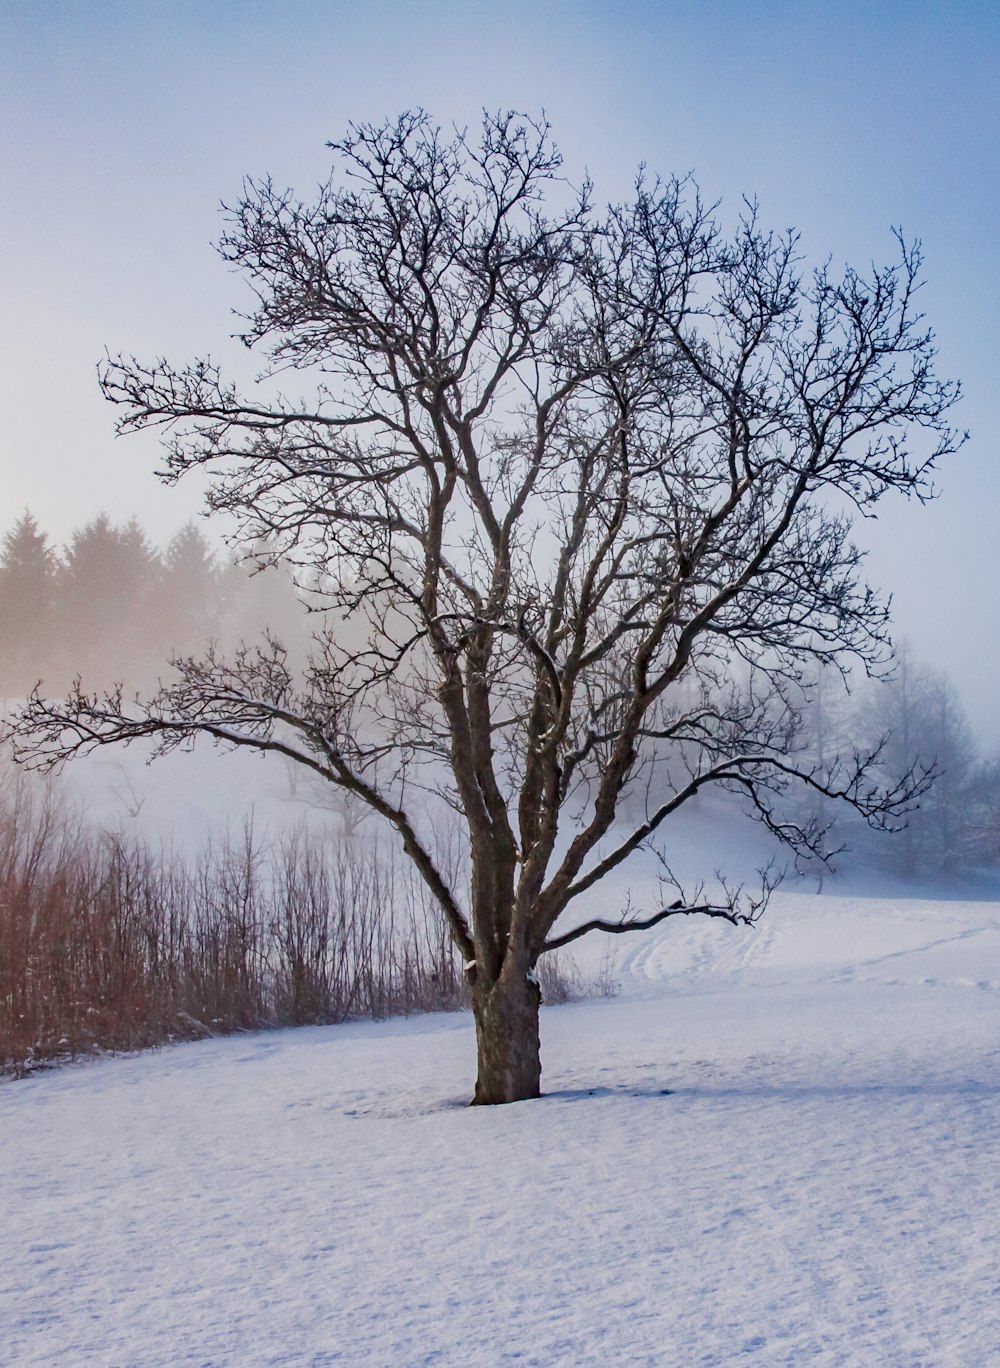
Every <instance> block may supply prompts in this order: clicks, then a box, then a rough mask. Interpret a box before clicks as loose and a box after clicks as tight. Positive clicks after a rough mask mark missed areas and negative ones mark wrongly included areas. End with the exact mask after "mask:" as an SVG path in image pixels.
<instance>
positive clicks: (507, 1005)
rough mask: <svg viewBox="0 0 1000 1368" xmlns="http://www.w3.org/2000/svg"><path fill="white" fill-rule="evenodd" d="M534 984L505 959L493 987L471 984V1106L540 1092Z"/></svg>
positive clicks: (517, 1099)
mask: <svg viewBox="0 0 1000 1368" xmlns="http://www.w3.org/2000/svg"><path fill="white" fill-rule="evenodd" d="M541 1000H542V998H541V993H540V991H539V988H538V984H537V983H535V982H534V981H533V980H532V979H529V978H528V976H527V972H526V971H525V970H520V969H515V967H514V965H513V963H512V962H511V961H510V960H508V962H507V963H506V964H505V965H504V967H503V970H502V972H501V974H500V977H499V978H498V979H497V980H496V982H495V983H493V984H491V985H489V986H486V985H483V984H476V986H475V987H474V989H473V996H472V1010H473V1014H474V1016H475V1019H476V1044H477V1047H478V1052H479V1073H478V1077H477V1078H476V1095H475V1097H474V1098H473V1105H474V1106H493V1105H495V1104H497V1103H499V1102H522V1101H524V1100H525V1099H526V1098H529V1097H538V1096H540V1093H541V1081H542V1061H541V1042H540V1039H539V1033H538V1008H539V1006H540V1004H541Z"/></svg>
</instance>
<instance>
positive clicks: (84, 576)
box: [59, 513, 165, 687]
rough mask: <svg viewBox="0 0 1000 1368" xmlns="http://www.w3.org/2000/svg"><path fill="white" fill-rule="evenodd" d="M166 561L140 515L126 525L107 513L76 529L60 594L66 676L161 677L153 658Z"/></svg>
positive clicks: (98, 680)
mask: <svg viewBox="0 0 1000 1368" xmlns="http://www.w3.org/2000/svg"><path fill="white" fill-rule="evenodd" d="M157 575H158V558H157V555H156V552H155V550H154V549H153V547H152V546H151V545H150V543H149V541H148V539H147V537H146V534H145V533H144V532H143V530H142V528H141V527H140V526H139V524H138V522H137V521H136V520H135V519H134V518H133V519H132V520H131V521H129V522H128V523H125V524H124V525H123V526H121V527H115V526H113V525H112V523H111V521H110V519H109V518H108V516H107V514H105V513H101V514H99V515H98V517H96V518H95V519H94V520H93V521H92V522H90V523H88V524H87V525H86V527H84V528H81V529H80V530H79V531H77V532H75V533H74V534H73V537H72V539H71V540H70V543H69V545H68V547H67V548H66V553H65V562H64V571H63V580H62V584H61V587H60V594H59V612H60V619H61V623H60V637H61V645H62V663H63V673H64V674H65V675H67V676H68V677H70V678H72V677H73V676H74V675H76V674H80V675H82V676H83V677H84V678H85V679H87V680H88V681H89V682H90V685H91V687H97V686H108V685H110V684H111V683H113V682H115V681H118V680H122V679H125V680H127V681H128V682H129V683H130V684H132V685H135V684H139V683H145V684H150V683H153V682H155V680H156V678H157V673H158V672H157V670H156V669H155V668H151V665H150V660H151V656H153V655H155V656H157V657H158V659H159V660H160V661H162V660H163V657H164V654H165V648H163V647H161V648H160V650H159V651H158V652H157V651H156V645H155V641H156V634H157V632H158V624H157V623H156V621H155V620H154V617H153V615H152V614H151V611H150V610H151V608H152V606H153V603H152V595H153V589H154V585H155V583H156V579H157Z"/></svg>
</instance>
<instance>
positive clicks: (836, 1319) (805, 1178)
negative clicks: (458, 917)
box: [0, 893, 1000, 1368]
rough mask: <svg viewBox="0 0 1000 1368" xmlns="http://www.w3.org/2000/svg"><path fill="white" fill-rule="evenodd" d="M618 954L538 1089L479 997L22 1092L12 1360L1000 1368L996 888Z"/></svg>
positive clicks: (13, 1167)
mask: <svg viewBox="0 0 1000 1368" xmlns="http://www.w3.org/2000/svg"><path fill="white" fill-rule="evenodd" d="M584 944H586V943H584ZM619 948H620V955H619V960H618V965H617V977H618V978H619V979H620V980H621V983H622V992H621V995H620V996H619V997H618V998H616V999H614V1000H610V1001H597V1002H588V1003H582V1004H577V1005H574V1006H569V1007H560V1008H552V1009H546V1010H545V1011H544V1014H543V1050H544V1066H545V1072H544V1080H543V1082H544V1087H545V1089H546V1096H545V1097H544V1098H542V1099H541V1100H540V1101H537V1102H528V1103H521V1104H518V1105H516V1106H512V1107H506V1108H498V1109H469V1108H468V1107H466V1106H465V1105H464V1104H465V1103H466V1101H467V1099H468V1097H469V1096H470V1092H471V1088H472V1082H473V1076H474V1051H473V1033H472V1026H471V1020H470V1018H469V1017H468V1016H465V1015H455V1016H447V1017H429V1018H422V1019H410V1020H407V1021H394V1022H389V1023H384V1024H357V1025H350V1026H346V1027H339V1028H336V1027H334V1028H317V1029H307V1030H300V1031H290V1032H281V1033H275V1034H264V1035H251V1036H241V1037H234V1038H230V1039H227V1040H216V1041H209V1042H204V1043H198V1044H191V1045H183V1046H180V1047H176V1048H173V1049H169V1050H164V1051H162V1052H159V1053H155V1054H150V1055H146V1056H142V1057H137V1058H129V1059H117V1060H114V1059H112V1060H105V1061H100V1062H92V1063H87V1064H82V1065H77V1066H75V1067H71V1068H66V1069H63V1070H60V1071H55V1072H52V1073H48V1074H40V1075H36V1076H34V1077H31V1078H29V1079H27V1080H24V1081H21V1082H16V1083H14V1082H9V1083H5V1084H3V1085H2V1086H0V1136H2V1147H0V1221H2V1236H0V1362H2V1363H4V1364H18V1365H20V1364H52V1365H57V1364H58V1365H60V1368H64V1366H68V1368H75V1366H76V1365H137V1366H138V1365H143V1366H144V1365H171V1366H172V1365H188V1364H190V1365H194V1364H197V1365H213V1366H220V1368H221V1365H232V1366H233V1368H244V1365H257V1364H261V1365H263V1364H274V1365H278V1364H287V1365H320V1364H332V1363H343V1364H348V1365H355V1364H357V1365H367V1364H373V1365H385V1368H394V1366H395V1365H414V1366H415V1365H492V1364H506V1363H511V1364H524V1365H529V1364H537V1365H554V1364H565V1365H577V1364H594V1365H605V1364H665V1365H678V1368H693V1366H694V1365H704V1366H705V1368H707V1365H723V1364H726V1365H728V1364H734V1365H736V1364H738V1365H751V1366H752V1368H758V1366H759V1368H764V1365H779V1364H780V1365H803V1364H809V1365H859V1366H863V1368H869V1366H871V1368H886V1366H888V1368H894V1366H895V1365H898V1366H899V1368H918V1365H920V1366H922V1368H950V1366H952V1365H955V1366H957V1365H961V1366H962V1368H988V1366H989V1365H993V1364H998V1363H1000V1255H998V1249H1000V1241H998V1236H1000V1016H998V1001H1000V999H998V995H1000V904H996V903H988V902H978V903H971V902H965V903H963V902H955V901H952V902H926V901H925V902H921V901H894V900H890V899H883V900H875V899H868V900H864V899H851V898H846V897H840V898H838V897H829V896H823V897H815V896H808V895H802V894H792V893H785V894H779V895H778V896H777V897H776V898H775V900H774V902H773V904H772V907H771V909H770V911H769V913H768V917H767V921H766V923H764V924H762V925H761V926H760V927H758V928H757V929H755V930H734V929H733V928H731V927H727V926H719V925H716V924H710V923H704V922H701V923H699V922H696V921H693V920H691V921H688V920H684V921H676V922H668V923H666V924H664V925H662V926H661V927H659V928H657V930H656V931H654V932H651V933H648V934H647V935H645V936H643V937H642V938H641V939H638V940H631V941H625V942H624V943H623V944H621V945H620V947H619ZM587 953H588V954H590V953H593V952H592V951H590V950H588V951H587Z"/></svg>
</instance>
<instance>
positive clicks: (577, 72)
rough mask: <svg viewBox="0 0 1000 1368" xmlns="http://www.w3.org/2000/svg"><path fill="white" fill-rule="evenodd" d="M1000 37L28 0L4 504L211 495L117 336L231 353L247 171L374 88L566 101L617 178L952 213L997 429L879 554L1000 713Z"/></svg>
mask: <svg viewBox="0 0 1000 1368" xmlns="http://www.w3.org/2000/svg"><path fill="white" fill-rule="evenodd" d="M998 61H1000V6H998V5H996V3H995V0H965V2H964V3H963V0H862V2H860V3H859V2H858V0H822V2H816V3H811V2H810V0H784V2H782V3H770V2H769V0H752V2H751V3H747V0H617V3H614V4H612V3H609V0H530V2H526V0H505V3H503V4H499V3H482V2H481V0H462V2H461V3H458V2H454V0H424V2H423V3H419V4H418V3H413V0H169V2H168V3H163V0H155V3H150V2H149V0H0V127H2V128H3V134H2V137H0V172H2V190H3V193H2V197H0V301H2V303H0V309H2V313H0V318H2V333H0V386H2V390H0V399H2V415H3V423H2V428H0V529H2V528H5V527H7V526H9V525H10V524H11V523H12V522H13V521H14V519H15V518H16V517H17V516H19V514H20V513H21V512H22V511H23V510H24V508H25V507H28V508H30V509H31V510H32V511H33V512H34V513H35V514H36V516H37V517H38V518H39V520H40V522H41V523H42V525H43V526H44V527H45V528H46V529H48V530H49V531H50V532H52V533H53V535H55V536H56V538H57V539H59V538H64V537H66V536H67V535H68V534H69V532H70V531H71V530H72V528H74V527H76V526H79V525H80V524H81V523H83V522H85V521H87V520H89V519H90V518H91V517H93V516H94V515H95V514H96V513H97V512H99V511H101V510H102V509H103V510H106V511H107V512H108V513H110V514H111V516H112V517H113V518H115V519H119V520H120V519H124V518H127V517H129V516H130V515H131V514H133V513H136V514H138V516H139V517H140V519H141V521H142V522H143V523H144V525H146V526H147V527H148V528H149V529H150V530H151V531H152V533H153V534H154V536H156V537H159V538H166V537H167V536H169V535H170V534H171V533H172V532H173V531H175V530H176V528H177V527H178V526H179V525H180V523H182V522H183V521H184V520H185V519H186V518H187V517H188V516H190V514H191V513H192V512H194V511H195V510H196V509H197V507H198V497H197V491H196V490H195V489H194V488H191V489H188V490H179V491H167V490H165V489H164V488H163V487H162V486H161V485H160V484H159V483H158V482H157V480H156V479H155V477H154V475H153V473H152V472H153V470H154V468H155V466H156V464H157V447H156V444H155V442H154V441H152V440H146V439H145V438H133V439H130V440H123V441H120V442H115V441H114V440H113V437H112V426H113V421H114V415H113V412H112V410H111V409H110V408H109V407H108V406H107V405H106V404H105V403H104V402H103V401H102V399H101V398H100V396H99V393H98V390H97V386H96V382H95V365H96V362H97V360H98V358H99V357H100V356H101V355H102V353H103V351H104V348H105V347H107V348H109V349H110V350H112V351H118V350H125V351H133V352H135V353H137V354H138V355H140V356H144V357H148V356H151V355H154V354H161V353H165V354H167V355H168V356H170V357H172V358H174V359H176V360H178V361H181V360H184V359H187V358H188V357H191V356H194V355H196V354H202V353H204V352H206V351H211V352H212V353H213V354H215V355H217V356H219V357H220V358H222V359H224V358H225V356H226V354H227V344H226V337H227V334H228V332H229V331H230V320H229V310H230V308H231V307H234V306H237V305H239V304H240V303H241V302H242V295H241V290H240V286H239V283H238V282H237V281H236V280H235V279H234V278H233V277H232V276H231V275H229V274H228V273H227V268H226V267H225V266H224V265H223V264H222V263H221V262H220V261H219V260H218V258H217V257H216V256H215V254H214V252H213V249H212V244H213V242H214V241H215V239H216V238H217V236H218V233H219V230H220V227H221V223H220V215H219V202H220V200H229V201H232V200H233V199H235V198H236V196H237V195H238V193H239V188H240V183H241V179H242V177H243V176H244V175H245V174H247V173H252V174H260V173H264V172H269V173H271V174H272V175H273V176H274V178H275V179H276V180H278V181H283V182H288V183H290V184H293V185H295V186H296V188H297V189H299V190H300V191H301V192H302V193H304V194H307V193H308V192H309V190H310V189H311V187H312V186H313V184H315V182H317V181H318V180H320V179H321V178H323V177H324V175H325V173H326V169H327V155H326V152H325V149H324V143H325V142H326V141H327V140H328V139H329V138H332V137H335V136H337V135H339V134H340V133H341V132H342V131H343V129H344V126H345V125H346V123H347V122H348V120H350V119H373V120H381V119H382V118H383V117H385V116H388V115H395V114H397V113H398V112H399V111H400V110H402V109H404V108H407V107H411V106H413V105H418V104H419V105H423V106H424V107H425V108H427V109H429V110H430V111H431V112H432V113H433V114H434V115H435V116H436V117H437V118H439V119H440V120H441V121H443V122H447V121H451V120H455V121H458V122H460V123H467V122H474V121H475V120H476V119H477V117H478V112H479V110H480V108H481V107H482V106H484V105H486V106H488V107H490V108H498V107H504V108H508V107H514V108H520V109H526V110H529V111H532V112H534V111H537V110H539V109H541V108H544V110H545V112H546V113H547V114H548V116H549V118H550V119H551V121H552V123H553V126H554V130H555V135H556V138H557V141H558V142H559V143H560V145H561V147H562V148H563V151H564V152H565V154H566V158H567V163H568V169H569V171H570V173H571V174H578V173H579V172H580V170H581V169H582V168H583V167H584V166H586V167H587V168H589V170H590V172H591V173H592V175H593V176H594V178H595V179H596V182H597V188H598V192H599V193H603V194H605V195H607V196H608V197H614V196H616V195H617V194H620V193H623V192H625V191H626V190H627V188H628V184H629V181H630V179H631V176H632V173H633V171H634V168H635V165H636V163H637V162H639V161H645V162H647V163H648V164H649V166H650V167H651V168H652V169H654V170H658V171H662V172H664V173H670V172H672V171H680V172H684V171H688V170H694V171H695V172H696V174H697V177H698V179H699V181H700V183H701V185H702V187H703V190H704V191H705V193H706V195H707V196H708V197H709V198H713V199H714V198H718V197H722V198H723V199H724V200H725V201H726V202H727V203H729V204H734V203H736V202H737V201H738V199H739V196H740V195H741V194H750V195H756V196H757V197H758V198H759V200H760V203H761V209H762V216H763V218H764V219H765V221H769V222H771V223H772V224H773V225H774V226H775V227H777V228H784V227H787V226H789V225H795V226H797V227H798V228H800V229H801V230H802V232H803V246H804V248H805V250H806V252H807V254H808V255H809V256H810V258H812V259H813V260H820V259H822V258H823V257H825V256H826V255H827V254H830V255H832V257H833V260H834V262H835V263H841V262H843V261H845V260H850V261H852V262H854V263H855V264H857V265H859V266H863V265H865V264H866V263H868V262H869V261H871V260H873V259H875V260H881V259H883V258H886V257H889V256H891V254H892V249H893V243H892V239H891V236H890V231H889V230H890V227H891V226H892V225H894V224H898V225H901V226H902V228H903V229H904V231H905V232H906V233H907V235H909V236H919V237H921V238H922V239H923V242H924V245H925V250H926V256H927V276H928V284H927V287H926V289H925V291H924V300H923V302H924V308H925V310H926V313H927V315H928V318H929V320H930V321H931V323H932V324H933V326H934V328H935V330H936V332H937V335H938V342H939V347H940V361H941V370H942V372H943V373H945V374H947V375H953V376H958V377H960V378H961V379H962V381H963V384H964V386H965V390H966V399H965V402H964V403H963V405H962V408H961V410H960V412H959V413H958V415H957V421H958V422H959V423H960V424H961V425H962V426H964V427H968V428H969V429H970V430H971V433H972V439H971V441H970V443H969V444H968V446H967V447H966V449H965V450H964V451H963V452H962V453H961V454H960V455H959V456H957V457H955V458H953V459H952V460H951V461H950V462H949V463H948V464H947V466H946V467H945V468H944V469H943V470H942V471H941V475H940V481H939V483H940V488H941V491H942V492H941V498H940V499H939V500H938V501H937V502H936V503H935V504H933V505H932V506H930V507H929V508H924V509H920V508H918V507H910V506H907V505H905V504H902V503H900V504H896V505H888V506H886V508H885V510H884V512H883V513H882V514H881V516H880V518H879V521H878V522H877V523H875V524H873V525H871V526H870V527H869V528H866V529H865V530H864V535H865V537H866V539H867V541H868V543H869V544H870V545H871V548H872V554H871V559H870V564H869V570H870V575H871V578H872V579H873V580H874V582H875V583H877V584H880V585H884V586H886V587H888V588H891V589H892V590H893V591H894V595H895V606H896V618H897V622H898V624H899V627H900V629H901V631H902V632H905V634H906V635H907V636H908V637H909V639H910V641H911V643H912V646H913V648H914V650H915V652H916V653H917V654H918V655H919V656H920V657H922V658H924V659H927V660H929V661H931V662H933V663H937V664H941V665H944V666H945V667H946V668H948V669H949V671H950V672H951V674H952V676H953V678H954V679H955V682H956V683H957V684H958V686H959V688H960V689H961V691H962V694H963V697H964V699H965V701H966V704H967V707H968V709H969V713H970V717H971V718H972V720H973V722H974V724H975V725H976V726H977V728H978V729H979V730H980V731H981V732H982V733H984V734H985V735H986V736H987V738H988V739H989V740H991V741H996V740H1000V718H994V715H993V714H994V705H995V699H996V696H997V687H996V681H997V679H998V678H1000V631H998V628H1000V608H998V595H1000V537H998V534H997V526H996V522H997V516H998V513H1000V459H998V456H1000V453H998V450H997V445H998V443H997V432H998V429H1000V400H998V382H997V352H998V347H997V340H996V337H997V333H996V318H997V314H998V306H1000V251H998V247H997V224H998V222H1000V156H998V153H1000V146H998V135H1000V96H998V87H997V75H996V73H997V68H998ZM998 713H1000V709H998Z"/></svg>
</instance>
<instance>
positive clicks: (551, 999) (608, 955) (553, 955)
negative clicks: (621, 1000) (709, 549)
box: [537, 947, 621, 1006]
mask: <svg viewBox="0 0 1000 1368" xmlns="http://www.w3.org/2000/svg"><path fill="white" fill-rule="evenodd" d="M615 960H616V956H615V952H614V950H613V949H612V948H610V947H609V948H607V949H606V950H605V951H604V954H603V955H602V957H601V963H600V966H599V968H598V970H597V974H596V975H595V976H594V977H593V978H588V977H587V976H586V975H585V974H584V973H583V972H582V970H581V969H580V966H579V965H578V964H577V962H576V960H575V959H574V958H573V956H572V955H571V954H569V953H568V952H567V951H565V950H552V951H550V952H549V953H548V954H547V955H543V956H542V958H541V959H540V960H539V961H538V970H537V973H538V986H539V988H540V989H541V994H542V1002H544V1003H546V1004H547V1005H548V1006H558V1005H559V1004H561V1003H564V1002H580V1001H582V1000H583V999H584V998H595V997H614V996H615V995H616V994H617V993H618V992H619V990H620V988H621V984H620V983H619V982H618V981H617V979H616V978H615Z"/></svg>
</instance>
